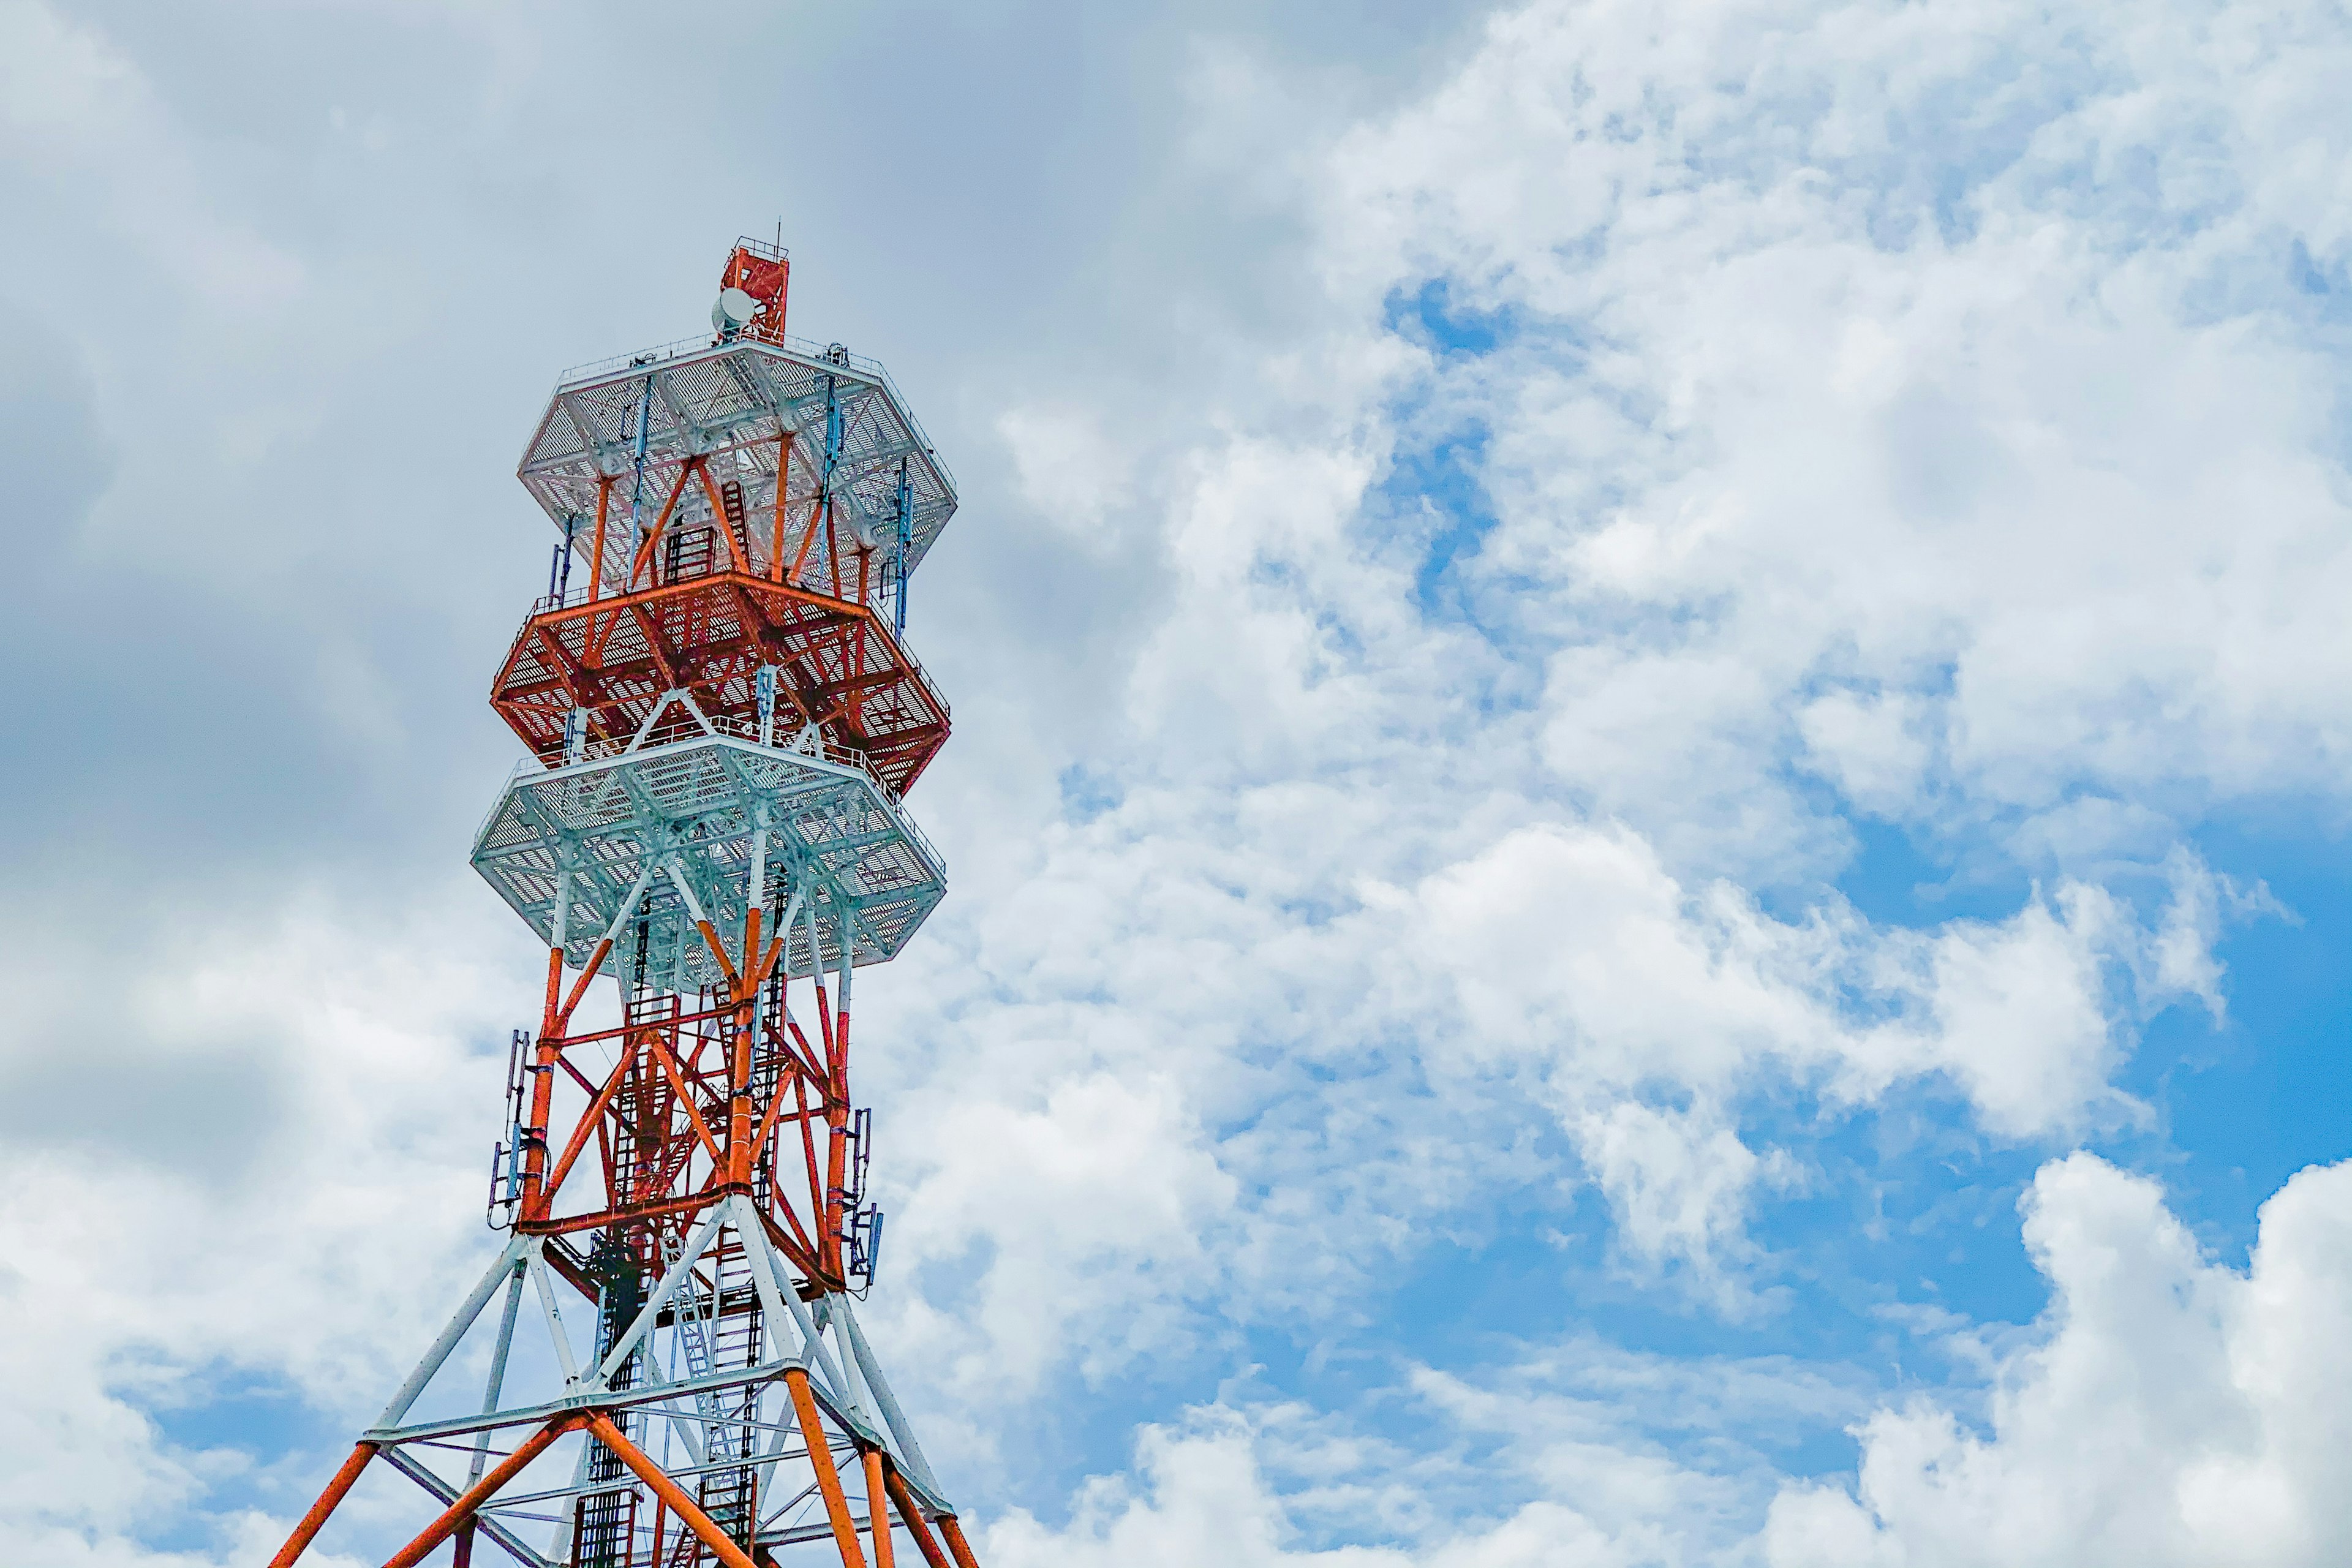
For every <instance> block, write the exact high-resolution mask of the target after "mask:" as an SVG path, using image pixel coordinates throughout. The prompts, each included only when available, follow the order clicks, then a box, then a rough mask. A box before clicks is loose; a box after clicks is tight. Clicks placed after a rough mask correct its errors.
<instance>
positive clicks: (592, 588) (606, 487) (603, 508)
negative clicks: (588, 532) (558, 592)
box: [588, 474, 613, 605]
mask: <svg viewBox="0 0 2352 1568" xmlns="http://www.w3.org/2000/svg"><path fill="white" fill-rule="evenodd" d="M612 500H613V479H612V476H611V475H609V474H599V475H598V476H597V477H596V552H595V555H594V557H593V559H592V560H591V561H590V562H589V563H588V602H589V603H590V604H592V605H593V604H594V603H595V602H596V601H597V600H598V599H599V598H601V597H603V596H604V516H605V513H606V512H607V511H609V510H611V507H612Z"/></svg>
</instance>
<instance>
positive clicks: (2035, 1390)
mask: <svg viewBox="0 0 2352 1568" xmlns="http://www.w3.org/2000/svg"><path fill="white" fill-rule="evenodd" d="M2022 1207H2023V1210H2024V1215H2025V1239H2026V1245H2027V1247H2029V1248H2030V1249H2031V1251H2032V1256H2033V1261H2034V1265H2035V1267H2036V1268H2039V1269H2041V1271H2042V1273H2043V1275H2045V1276H2046V1277H2047V1278H2048V1279H2049V1282H2050V1286H2051V1290H2052V1303H2051V1308H2050V1311H2049V1314H2048V1318H2047V1321H2046V1323H2045V1325H2044V1333H2043V1335H2042V1340H2041V1342H2039V1343H2036V1344H2034V1345H2033V1346H2032V1347H2031V1348H2029V1349H2025V1350H2021V1351H2019V1352H2015V1353H2014V1354H2012V1355H2011V1356H2009V1357H2008V1358H2006V1359H2005V1360H2004V1361H2002V1362H2001V1363H2000V1365H1999V1367H1998V1368H1997V1371H1996V1377H1995V1381H1994V1385H1993V1388H1992V1391H1991V1393H1990V1399H1989V1401H1988V1405H1987V1407H1986V1409H1985V1412H1984V1415H1983V1417H1982V1419H1981V1422H1980V1423H1979V1421H1977V1420H1973V1419H1970V1418H1969V1415H1966V1414H1963V1413H1960V1412H1956V1411H1954V1410H1953V1409H1952V1408H1950V1407H1948V1405H1943V1404H1941V1403H1939V1402H1937V1401H1936V1400H1934V1399H1932V1398H1925V1397H1923V1398H1920V1399H1918V1400H1916V1401H1914V1402H1913V1403H1911V1404H1909V1405H1905V1406H1903V1407H1901V1408H1897V1409H1886V1410H1882V1411H1880V1412H1878V1413H1877V1414H1876V1415H1873V1416H1872V1417H1871V1418H1870V1419H1869V1420H1868V1421H1867V1422H1865V1423H1864V1425H1863V1426H1862V1427H1861V1428H1860V1433H1859V1435H1860V1436H1861V1439H1862V1445H1863V1455H1862V1464H1861V1469H1860V1474H1859V1479H1858V1485H1857V1486H1856V1487H1855V1489H1853V1490H1852V1491H1848V1490H1847V1489H1844V1488H1843V1487H1836V1486H1832V1487H1825V1488H1812V1489H1792V1490H1790V1491H1789V1492H1787V1493H1785V1494H1784V1495H1782V1496H1781V1497H1780V1499H1778V1500H1776V1501H1775V1502H1774V1504H1773V1506H1772V1510H1771V1518H1770V1523H1769V1529H1768V1531H1767V1532H1766V1536H1765V1540H1766V1542H1767V1545H1768V1547H1769V1553H1768V1555H1769V1560H1770V1561H1771V1562H1772V1563H1775V1564H1782V1563H1786V1564H1791V1565H1793V1564H1798V1563H1805V1564H1844V1563H1853V1564H1869V1565H1872V1568H1877V1565H1881V1564H1894V1565H1901V1568H1929V1565H1933V1564H1945V1563H1951V1564H1960V1563H2017V1564H2036V1563H2049V1564H2053V1565H2054V1564H2061V1563H2183V1564H2188V1563H2197V1564H2219V1563H2248V1564H2252V1563H2263V1564H2275V1565H2277V1568H2289V1565H2291V1564H2297V1563H2332V1562H2336V1561H2337V1560H2338V1559H2339V1558H2340V1557H2341V1556H2342V1554H2343V1552H2342V1543H2343V1542H2344V1541H2345V1539H2346V1538H2347V1532H2352V1506H2347V1502H2346V1500H2345V1496H2344V1488H2343V1484H2342V1475H2341V1470H2340V1468H2339V1467H2338V1466H2337V1464H2336V1462H2335V1459H2334V1458H2333V1456H2335V1455H2336V1454H2338V1453H2340V1452H2341V1451H2342V1446H2343V1443H2344V1441H2345V1439H2346V1437H2347V1424H2352V1417H2347V1415H2346V1414H2345V1412H2344V1407H2343V1405H2344V1402H2343V1399H2342V1397H2341V1394H2342V1390H2343V1388H2344V1386H2345V1384H2346V1381H2347V1377H2352V1365H2347V1353H2352V1352H2347V1350H2346V1348H2345V1347H2346V1345H2347V1342H2352V1341H2347V1331H2352V1166H2345V1165H2332V1166H2327V1167H2325V1168H2318V1167H2315V1168H2312V1169H2310V1170H2306V1171H2305V1172H2303V1173H2300V1174H2298V1175H2296V1176H2295V1177H2294V1179H2293V1180H2291V1181H2290V1182H2288V1183H2287V1184H2286V1185H2285V1186H2284V1188H2282V1189H2280V1191H2279V1193H2278V1194H2277V1195H2276V1196H2274V1197H2273V1198H2272V1199H2271V1200H2270V1201H2269V1202H2268V1203H2267V1204H2265V1205H2263V1213H2262V1221H2261V1231H2260V1236H2259V1238H2258V1239H2257V1240H2256V1242H2255V1244H2254V1247H2253V1250H2252V1257H2251V1258H2250V1259H2249V1262H2248V1266H2247V1268H2244V1269H2242V1270H2241V1269H2236V1268H2231V1267H2228V1266H2227V1265H2226V1264H2224V1263H2221V1262H2220V1261H2217V1260H2216V1259H2214V1258H2211V1257H2210V1256H2209V1255H2208V1254H2207V1253H2206V1251H2205V1250H2204V1249H2203V1248H2202V1247H2200V1246H2199V1245H2198V1243H2197V1241H2196V1239H2195V1238H2194V1237H2192V1236H2190V1234H2189V1231H2188V1230H2187V1229H2186V1228H2185V1227H2184V1226H2182V1225H2181V1224H2180V1222H2179V1220H2178V1219H2176V1218H2175V1217H2173V1215H2171V1214H2170V1213H2168V1211H2167V1210H2166V1208H2165V1205H2164V1197H2163V1194H2162V1193H2161V1191H2160V1190H2159V1189H2158V1186H2157V1184H2155V1183H2154V1182H2151V1181H2149V1180H2147V1178H2145V1177H2139V1176H2134V1175H2131V1174H2129V1173H2125V1172H2123V1171H2119V1170H2117V1169H2116V1168H2115V1167H2114V1166H2112V1165H2110V1164H2108V1163H2105V1162H2104V1161H2102V1160H2099V1159H2097V1158H2096V1157H2095V1156H2093V1155H2089V1154H2076V1155H2073V1156H2070V1157H2069V1158H2067V1159H2064V1160H2062V1161H2058V1162H2055V1163H2052V1164H2050V1165H2047V1166H2045V1167H2043V1169H2042V1172H2041V1173H2040V1174H2039V1175H2037V1176H2036V1177H2035V1178H2034V1182H2033V1186H2032V1190H2031V1192H2030V1193H2029V1194H2027V1196H2026V1198H2025V1200H2024V1203H2023V1205H2022Z"/></svg>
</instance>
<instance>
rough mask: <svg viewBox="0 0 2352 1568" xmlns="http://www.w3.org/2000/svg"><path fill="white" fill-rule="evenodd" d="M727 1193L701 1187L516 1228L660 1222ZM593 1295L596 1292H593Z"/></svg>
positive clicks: (554, 1231) (551, 1230) (558, 1230)
mask: <svg viewBox="0 0 2352 1568" xmlns="http://www.w3.org/2000/svg"><path fill="white" fill-rule="evenodd" d="M726 1195H727V1194H726V1193H725V1192H724V1191H722V1190H721V1189H719V1188H718V1187H709V1186H706V1187H699V1188H697V1189H696V1190H695V1191H693V1192H690V1193H680V1194H678V1195H677V1196H676V1197H672V1198H656V1199H653V1200H650V1201H648V1202H646V1203H639V1204H614V1205H612V1206H611V1207H609V1208H601V1209H597V1210H595V1211H594V1212H593V1213H591V1214H573V1215H562V1216H561V1217H556V1218H540V1219H526V1220H523V1221H521V1222H520V1223H519V1224H518V1225H517V1226H515V1228H516V1229H517V1230H520V1231H521V1232H522V1233H523V1234H524V1235H526V1236H569V1235H571V1234H572V1232H573V1231H575V1230H593V1229H595V1228H596V1227H597V1226H601V1225H617V1224H619V1223H620V1222H622V1221H624V1220H632V1219H659V1218H661V1217H662V1216H663V1215H673V1214H690V1213H692V1212H694V1211H695V1210H697V1209H702V1208H708V1207H709V1206H710V1205H712V1204H715V1203H717V1202H718V1201H719V1199H720V1198H723V1197H725V1196H726ZM547 1261H548V1266H549V1267H550V1268H552V1267H554V1266H555V1263H556V1261H557V1260H556V1257H555V1254H554V1253H552V1252H550V1253H549V1254H548V1258H547ZM587 1294H588V1295H590V1296H592V1297H593V1296H594V1295H595V1294H596V1292H595V1291H594V1290H593V1289H592V1290H590V1291H588V1292H587Z"/></svg>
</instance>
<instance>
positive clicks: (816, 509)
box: [784, 497, 841, 599]
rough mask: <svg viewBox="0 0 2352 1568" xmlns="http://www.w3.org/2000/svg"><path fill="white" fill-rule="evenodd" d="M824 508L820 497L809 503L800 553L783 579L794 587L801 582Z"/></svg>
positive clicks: (794, 557) (836, 596) (837, 596)
mask: <svg viewBox="0 0 2352 1568" xmlns="http://www.w3.org/2000/svg"><path fill="white" fill-rule="evenodd" d="M824 508H825V500H824V498H822V497H821V498H819V499H818V500H815V501H813V502H812V503H810V506H809V520H808V527H806V528H804V529H803V530H802V531H801V549H800V553H799V554H797V555H795V556H793V569H792V571H791V572H790V573H789V574H787V575H786V576H785V579H784V580H785V581H786V582H787V583H790V584H794V585H795V586H797V585H798V584H799V583H800V580H801V568H802V567H803V566H804V565H806V564H807V563H808V552H809V551H810V550H811V549H813V548H814V546H815V544H816V520H817V519H818V518H820V517H823V516H824ZM834 597H835V598H836V599H838V598H840V597H841V595H838V594H835V595H834Z"/></svg>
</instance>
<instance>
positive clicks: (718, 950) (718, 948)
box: [694, 921, 748, 997]
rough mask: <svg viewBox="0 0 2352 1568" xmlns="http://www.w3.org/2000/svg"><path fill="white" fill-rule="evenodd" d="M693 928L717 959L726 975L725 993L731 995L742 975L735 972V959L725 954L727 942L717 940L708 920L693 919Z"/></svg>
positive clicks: (714, 930)
mask: <svg viewBox="0 0 2352 1568" xmlns="http://www.w3.org/2000/svg"><path fill="white" fill-rule="evenodd" d="M694 929H695V930H697V931H700V932H701V933H702V944H703V945H704V946H705V947H707V948H709V950H710V956H711V957H713V958H715V959H717V960H718V961H719V972H720V973H723V974H725V975H726V976H727V994H728V995H730V997H731V996H733V995H734V994H735V990H736V988H737V987H738V986H740V985H741V984H742V983H743V977H742V976H741V975H740V974H739V973H736V971H735V961H734V960H733V959H732V958H730V957H729V956H728V954H727V944H726V943H725V942H721V941H719V932H718V931H717V930H716V929H714V928H713V927H712V925H711V923H710V922H709V921H695V922H694ZM747 951H748V950H747Z"/></svg>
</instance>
